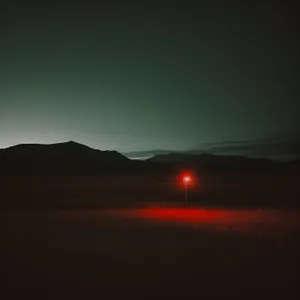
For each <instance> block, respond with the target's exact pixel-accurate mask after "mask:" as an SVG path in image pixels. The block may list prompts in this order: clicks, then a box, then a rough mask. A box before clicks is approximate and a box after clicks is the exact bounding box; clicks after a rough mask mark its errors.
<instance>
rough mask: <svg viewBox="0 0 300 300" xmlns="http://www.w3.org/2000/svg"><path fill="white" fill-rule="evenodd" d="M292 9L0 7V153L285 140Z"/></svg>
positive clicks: (299, 110)
mask: <svg viewBox="0 0 300 300" xmlns="http://www.w3.org/2000/svg"><path fill="white" fill-rule="evenodd" d="M174 2H175V1H174ZM197 2H199V3H197ZM204 2H205V3H204ZM206 2H208V3H206ZM241 2H242V3H241ZM229 3H230V4H229ZM279 3H280V4H279ZM295 3H296V1H280V2H279V1H264V0H261V1H230V2H229V1H223V0H222V1H221V0H219V1H217V0H216V1H203V3H202V1H193V3H192V2H189V1H183V2H179V1H178V2H177V3H176V4H175V3H172V2H170V1H168V2H165V3H164V1H159V2H157V3H155V2H153V1H151V2H150V1H144V2H143V1H66V0H61V1H60V2H59V4H58V3H55V2H53V1H40V2H37V1H26V0H24V1H20V0H16V1H6V4H5V8H4V9H3V10H2V11H1V19H2V20H3V25H2V35H1V36H2V37H1V39H2V41H3V42H2V44H3V46H4V47H2V49H1V50H0V51H1V60H2V63H1V68H0V148H2V147H7V146H11V145H14V144H19V143H55V142H61V141H68V140H74V141H77V142H80V143H84V144H86V145H89V146H91V147H95V148H99V149H103V150H105V149H116V150H119V151H122V152H124V151H136V150H149V149H172V150H179V149H180V150H182V149H190V148H195V147H197V146H198V145H201V144H202V143H214V142H216V143H217V142H221V141H224V140H231V141H239V140H255V139H268V138H273V137H278V136H280V137H286V136H287V137H291V136H297V134H299V133H300V132H299V128H300V126H299V125H300V124H299V120H298V116H299V115H300V107H299V86H300V85H299V53H300V47H299V42H298V40H299V35H298V34H299V33H298V32H297V29H296V27H297V25H299V21H298V11H299V6H298V5H297V4H295ZM297 23H298V24H297ZM299 136H300V134H299Z"/></svg>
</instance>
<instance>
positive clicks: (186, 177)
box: [183, 175, 192, 184]
mask: <svg viewBox="0 0 300 300" xmlns="http://www.w3.org/2000/svg"><path fill="white" fill-rule="evenodd" d="M183 181H184V183H186V184H187V183H189V182H191V181H192V178H191V176H189V175H186V176H184V177H183Z"/></svg>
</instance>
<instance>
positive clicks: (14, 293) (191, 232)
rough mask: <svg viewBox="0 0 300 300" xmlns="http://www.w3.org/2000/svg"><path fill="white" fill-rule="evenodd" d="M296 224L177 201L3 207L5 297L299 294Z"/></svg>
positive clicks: (266, 214) (284, 214)
mask: <svg viewBox="0 0 300 300" xmlns="http://www.w3.org/2000/svg"><path fill="white" fill-rule="evenodd" d="M299 223H300V222H299V213H298V212H295V211H293V212H292V211H288V210H285V211H283V210H272V211H271V210H270V211H266V210H222V209H219V210H216V209H209V210H207V209H203V208H199V207H193V208H184V207H170V205H169V206H159V207H158V206H153V205H152V206H148V207H145V206H144V207H139V208H136V209H135V208H131V209H109V210H101V211H100V210H94V211H93V210H89V211H56V212H6V213H1V218H0V231H1V236H2V243H1V244H2V246H1V253H0V254H1V260H2V261H1V265H2V268H1V270H2V271H1V272H2V273H3V274H2V275H3V277H2V278H4V282H2V283H4V287H5V288H4V289H3V293H5V294H6V295H7V296H5V298H3V299H9V298H18V299H20V297H24V295H26V296H28V295H30V296H31V297H37V298H39V299H87V298H96V299H109V298H116V297H118V298H121V297H122V298H126V299H127V298H128V299H130V298H139V299H145V298H147V299H148V298H149V299H174V298H177V297H181V298H182V299H183V298H191V299H208V298H210V297H213V298H215V297H218V298H219V297H226V298H227V297H238V298H243V299H245V298H251V299H253V298H256V299H275V298H277V297H280V298H281V299H283V298H286V299H296V298H297V297H295V296H296V295H297V294H299V288H298V279H299V275H300V274H299V273H300V272H299V267H300V247H299V245H300V243H299V240H300V238H299V236H300V235H299V233H300V224H299ZM7 293H8V294H7Z"/></svg>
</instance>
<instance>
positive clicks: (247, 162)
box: [147, 153, 280, 171]
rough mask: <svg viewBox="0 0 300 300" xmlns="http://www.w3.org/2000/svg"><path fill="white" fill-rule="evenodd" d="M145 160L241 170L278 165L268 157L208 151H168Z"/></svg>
mask: <svg viewBox="0 0 300 300" xmlns="http://www.w3.org/2000/svg"><path fill="white" fill-rule="evenodd" d="M147 161H149V162H152V163H159V164H181V165H187V166H197V167H198V168H200V169H202V170H219V171H239V170H240V171H241V170H245V171H246V170H267V169H270V170H271V169H272V168H274V167H275V166H276V165H280V164H279V163H276V162H274V161H272V160H271V159H268V158H247V157H244V156H238V155H214V154H210V153H202V154H187V153H169V154H161V155H156V156H153V157H151V158H149V159H148V160H147Z"/></svg>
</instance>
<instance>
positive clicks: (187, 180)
mask: <svg viewBox="0 0 300 300" xmlns="http://www.w3.org/2000/svg"><path fill="white" fill-rule="evenodd" d="M193 177H194V176H193V175H192V173H191V172H185V173H183V174H181V176H180V182H181V184H183V185H184V188H185V203H186V205H187V204H188V187H192V186H193V185H194V182H193V181H194V180H193Z"/></svg>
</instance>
